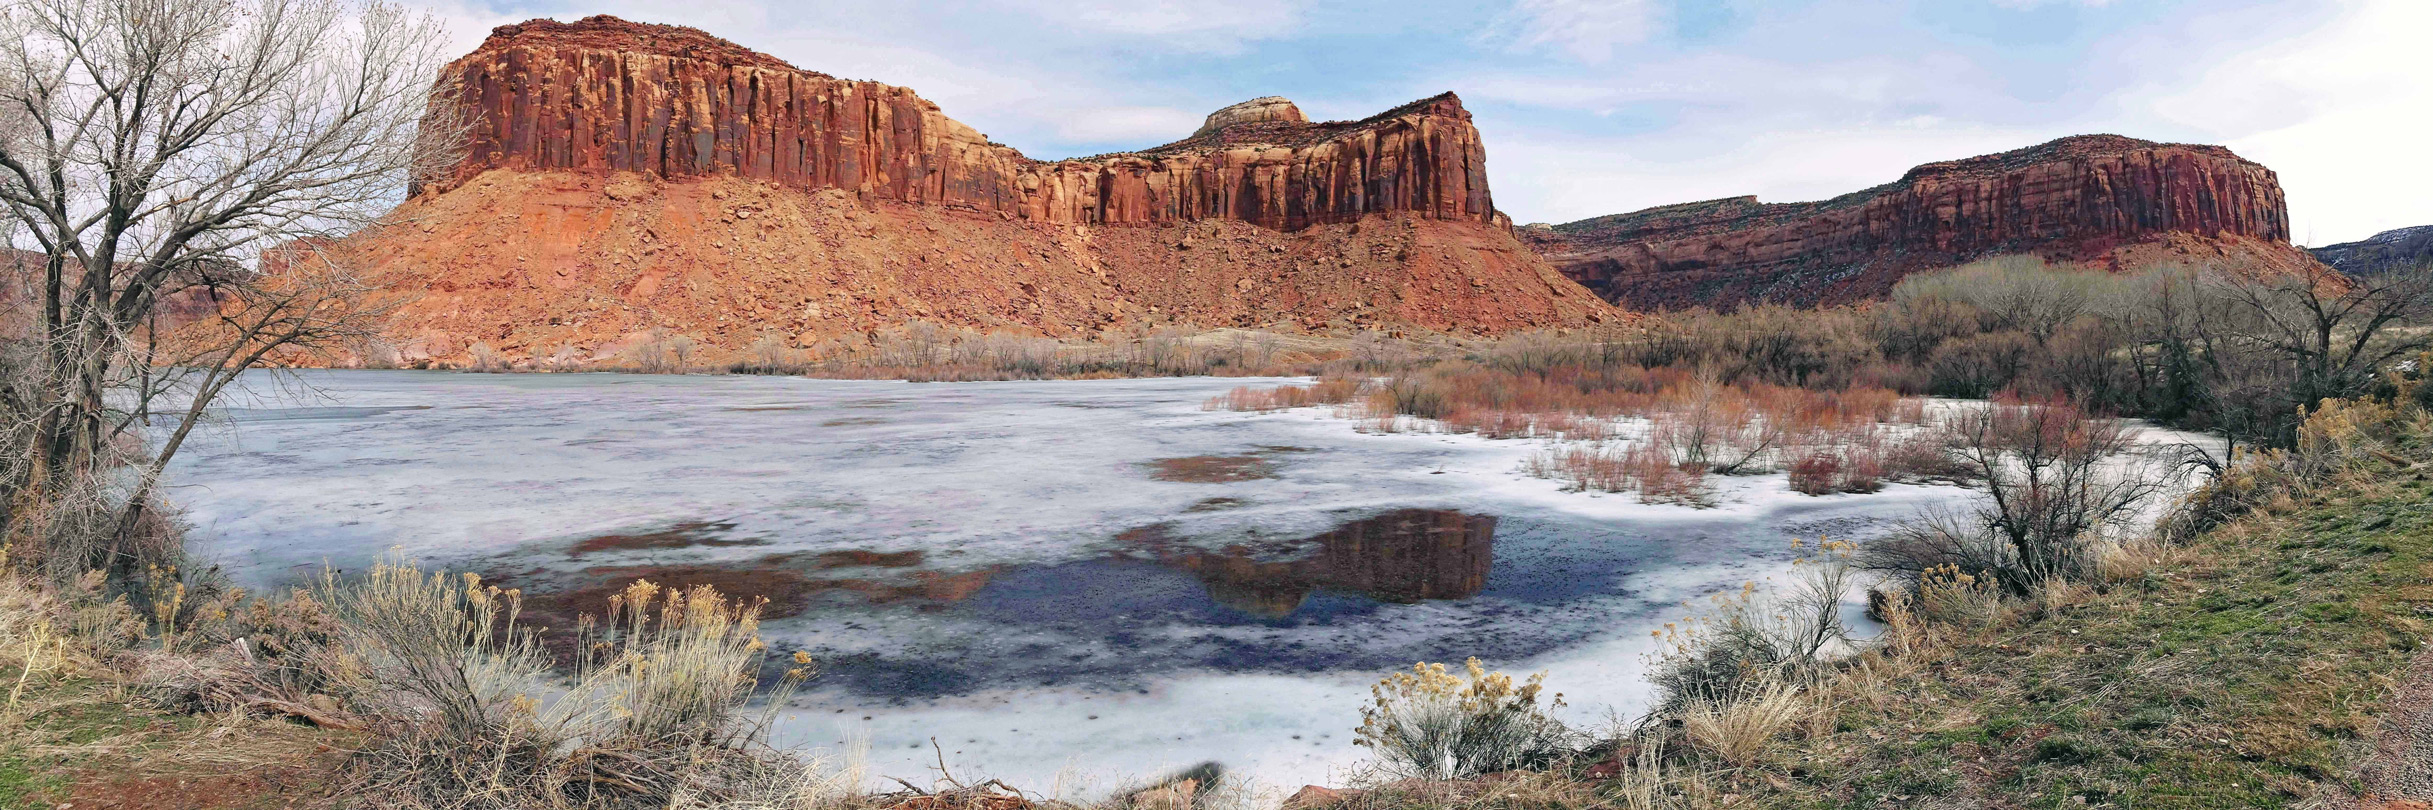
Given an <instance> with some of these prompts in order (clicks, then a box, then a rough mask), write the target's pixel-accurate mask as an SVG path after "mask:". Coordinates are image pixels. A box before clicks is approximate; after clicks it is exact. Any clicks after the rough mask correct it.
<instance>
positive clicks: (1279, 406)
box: [1201, 377, 1361, 413]
mask: <svg viewBox="0 0 2433 810" xmlns="http://www.w3.org/2000/svg"><path fill="white" fill-rule="evenodd" d="M1360 385H1361V383H1360V380H1359V379H1357V378H1352V377H1322V378H1320V379H1319V380H1318V381H1317V382H1315V383H1311V384H1309V385H1279V386H1272V387H1267V388H1260V387H1256V386H1248V385H1245V386H1242V387H1239V388H1235V389H1233V390H1231V391H1227V392H1225V393H1223V394H1220V395H1217V396H1216V397H1215V398H1213V399H1210V400H1208V401H1207V402H1206V403H1204V404H1202V405H1201V408H1203V409H1205V410H1211V411H1255V412H1258V413H1268V412H1272V411H1281V410H1287V409H1291V408H1306V407H1309V406H1312V405H1341V404H1343V403H1345V402H1349V401H1351V399H1352V397H1353V396H1354V395H1355V394H1358V393H1359V391H1360Z"/></svg>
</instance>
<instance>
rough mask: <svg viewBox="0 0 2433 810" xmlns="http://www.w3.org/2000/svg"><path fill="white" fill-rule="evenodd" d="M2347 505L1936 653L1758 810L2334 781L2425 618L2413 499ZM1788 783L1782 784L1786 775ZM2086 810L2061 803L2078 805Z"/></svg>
mask: <svg viewBox="0 0 2433 810" xmlns="http://www.w3.org/2000/svg"><path fill="white" fill-rule="evenodd" d="M2413 484H2414V482H2406V485H2402V484H2377V485H2368V486H2359V487H2349V488H2343V489H2339V490H2336V491H2334V492H2331V493H2328V494H2327V495H2325V496H2323V497H2319V498H2317V499H2315V500H2313V501H2310V502H2306V503H2302V504H2301V505H2300V507H2299V508H2298V509H2297V510H2295V511H2292V512H2290V513H2288V514H2285V515H2282V516H2278V517H2273V516H2252V517H2250V518H2247V519H2244V520H2241V521H2238V522H2236V523H2233V524H2231V525H2229V526H2226V527H2223V528H2222V529H2220V530H2217V531H2215V532H2212V533H2210V534H2208V535H2207V536H2205V537H2203V538H2201V539H2200V540H2198V541H2196V543H2195V544H2194V545H2193V546H2192V547H2191V548H2190V549H2189V550H2188V551H2189V552H2190V553H2187V554H2182V555H2179V556H2178V558H2177V561H2175V562H2171V563H2167V564H2164V565H2162V566H2159V567H2157V568H2156V569H2154V570H2150V571H2148V572H2146V573H2145V574H2144V576H2142V577H2138V578H2133V579H2131V580H2130V581H2128V582H2122V583H2114V584H2112V585H2110V586H2108V587H2105V588H2103V589H2101V590H2099V591H2097V592H2095V593H2093V594H2091V595H2088V596H2086V597H2084V598H2082V599H2079V600H2077V601H2075V602H2074V603H2072V604H2069V605H2067V606H2066V607H2063V608H2060V609H2057V610H2051V611H2046V612H2043V614H2042V615H2036V616H2029V617H2025V618H2021V619H2018V620H2016V621H2014V622H2012V623H2010V624H2008V625H2005V626H2002V627H2000V628H1997V629H1995V630H1992V631H1988V632H1985V633H1981V634H1978V635H1976V636H1974V637H1971V638H1968V639H1966V640H1962V641H1957V642H1954V643H1952V644H1951V645H1950V646H1949V647H1948V649H1946V650H1942V651H1940V653H1939V654H1940V656H1941V660H1938V661H1936V662H1933V663H1932V664H1931V665H1928V666H1926V667H1925V668H1924V669H1923V670H1922V671H1921V673H1920V675H1919V676H1917V677H1913V678H1910V679H1907V680H1905V681H1903V682H1901V683H1897V684H1895V685H1893V686H1892V687H1891V691H1892V694H1891V695H1890V697H1889V699H1888V703H1887V708H1886V709H1885V710H1882V711H1860V712H1850V713H1846V715H1845V716H1844V717H1842V718H1841V719H1840V722H1839V723H1838V725H1837V726H1836V730H1835V732H1834V733H1833V734H1830V735H1827V736H1825V737H1821V738H1816V739H1809V740H1799V741H1794V742H1793V743H1791V744H1790V745H1789V746H1788V747H1789V748H1791V749H1792V750H1791V751H1790V752H1789V753H1788V755H1787V758H1788V759H1790V760H1793V761H1795V762H1796V763H1797V764H1796V766H1793V767H1787V768H1785V769H1784V770H1783V773H1782V774H1775V775H1771V776H1769V777H1768V778H1764V779H1756V778H1747V779H1743V780H1739V781H1741V782H1742V784H1740V785H1738V787H1739V788H1740V789H1743V790H1747V791H1749V792H1751V793H1754V794H1755V795H1754V796H1752V797H1751V798H1754V799H1756V800H1757V801H1756V802H1755V803H1756V804H1759V805H1761V806H1780V807H1831V808H1869V807H1897V806H1907V805H1910V804H1912V803H1914V801H1915V800H1916V799H1918V798H1920V797H1924V796H1956V797H1966V798H1967V799H1968V801H1969V802H1970V803H1972V804H1975V805H1977V806H1987V807H2056V808H2058V807H2072V808H2075V807H2081V806H2110V807H2123V808H2216V807H2220V808H2230V807H2287V806H2293V805H2296V804H2298V803H2300V802H2302V801H2304V800H2305V799H2306V798H2307V797H2309V796H2312V795H2314V794H2315V793H2316V792H2317V791H2318V790H2319V789H2320V788H2322V787H2324V786H2325V785H2327V784H2338V783H2344V782H2346V781H2347V780H2349V779H2351V778H2353V774H2354V773H2355V772H2356V768H2357V766H2358V765H2359V764H2360V763H2361V762H2362V761H2363V759H2364V757H2365V756H2366V754H2367V753H2368V752H2367V750H2366V744H2365V740H2366V739H2367V738H2369V737H2370V735H2371V734H2372V733H2373V732H2374V730H2375V728H2376V723H2377V718H2378V714H2379V712H2380V710H2381V708H2382V706H2383V704H2384V702H2385V701H2386V700H2387V699H2388V698H2389V696H2390V693H2391V689H2392V684H2393V679H2394V678H2396V677H2397V676H2398V675H2399V674H2400V673H2402V672H2403V671H2404V670H2405V669H2406V667H2407V664H2408V662H2409V660H2410V658H2411V657H2412V656H2413V655H2414V654H2415V652H2416V650H2417V649H2419V648H2420V647H2421V646H2422V644H2423V640H2424V636H2425V633H2426V630H2427V627H2426V624H2425V621H2424V619H2423V618H2421V614H2420V612H2419V610H2420V608H2428V607H2433V587H2427V586H2426V582H2427V574H2428V573H2433V529H2429V528H2428V525H2427V522H2426V520H2425V519H2424V517H2423V516H2425V515H2428V514H2433V493H2429V492H2428V491H2427V490H2426V488H2424V487H2421V486H2415V485H2413ZM1785 774H1787V776H1786V775H1785ZM2082 802H2083V803H2084V804H2081V803H2082Z"/></svg>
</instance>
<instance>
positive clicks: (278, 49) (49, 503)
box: [0, 0, 462, 579]
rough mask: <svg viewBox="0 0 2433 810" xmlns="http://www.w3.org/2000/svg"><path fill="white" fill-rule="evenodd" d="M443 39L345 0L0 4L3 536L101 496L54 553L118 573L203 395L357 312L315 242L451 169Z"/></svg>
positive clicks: (330, 259)
mask: <svg viewBox="0 0 2433 810" xmlns="http://www.w3.org/2000/svg"><path fill="white" fill-rule="evenodd" d="M443 42H444V39H443V37H442V36H441V30H440V28H439V26H438V24H437V22H436V21H435V20H434V19H433V18H431V17H429V16H427V15H421V14H416V13H409V12H407V11H405V10H403V9H401V8H398V7H396V6H391V5H384V4H379V3H370V4H363V3H357V2H351V1H350V0H0V223H5V226H6V228H7V229H8V231H7V234H6V235H7V238H8V240H9V242H10V243H11V247H12V248H14V251H13V252H14V255H15V257H16V260H17V261H16V264H17V266H18V267H19V268H21V269H22V270H24V271H25V272H23V273H22V274H21V277H20V279H19V283H20V286H21V287H22V290H21V292H20V293H19V294H18V300H17V302H16V303H18V304H19V305H20V309H21V310H22V311H21V312H20V313H19V315H20V316H21V321H22V324H23V325H22V328H20V329H18V330H16V331H17V333H18V337H16V338H15V339H13V340H10V341H9V346H8V347H7V351H6V357H7V359H8V360H9V361H10V362H9V363H8V367H7V369H6V371H7V372H8V376H9V377H10V378H11V379H9V380H8V382H7V384H6V386H5V388H6V395H5V396H0V407H4V408H5V412H0V419H4V420H5V422H6V423H7V424H6V425H5V426H4V427H0V434H4V435H6V436H7V437H8V438H9V439H12V440H13V441H12V443H11V444H10V445H8V446H7V447H6V448H5V451H6V457H0V465H5V468H4V469H0V496H5V497H6V498H7V503H8V504H9V511H8V517H7V520H8V524H7V525H6V527H5V528H6V530H7V533H8V534H9V535H11V536H25V535H28V534H41V533H45V532H46V530H44V529H41V528H40V527H38V526H36V525H34V524H37V523H41V522H42V521H43V519H42V518H39V517H38V516H40V515H43V514H48V513H50V512H53V511H56V510H55V509H53V505H55V504H57V503H59V502H60V498H62V497H63V496H64V495H66V494H68V493H71V492H79V491H82V492H95V491H105V490H106V491H107V493H108V494H107V496H106V497H100V498H98V500H97V501H95V502H96V503H103V504H107V505H108V506H109V508H110V509H111V511H112V517H113V518H114V519H113V520H109V521H105V524H107V525H112V526H114V527H115V528H114V529H113V530H111V531H109V532H107V533H106V534H105V536H104V537H102V538H101V539H100V540H98V541H93V542H89V543H87V544H86V545H85V546H83V547H79V548H75V549H67V548H58V549H52V552H53V554H52V556H54V557H67V558H68V559H59V560H57V561H56V562H55V563H54V565H53V568H54V570H58V569H60V568H62V567H67V568H102V569H106V570H108V571H110V572H112V574H113V575H114V577H113V578H114V579H117V578H120V577H123V575H125V574H127V573H129V572H130V571H131V570H132V567H133V566H134V565H136V564H137V560H136V554H135V553H134V550H133V549H130V548H128V547H126V546H125V543H126V542H127V540H128V538H127V535H128V533H129V531H130V529H131V528H132V527H134V525H135V524H136V521H137V519H138V518H139V517H140V516H142V515H143V510H144V508H145V504H146V502H147V501H148V500H149V499H150V497H151V493H152V488H153V485H154V482H155V481H156V480H157V479H158V477H159V475H160V472H161V470H162V468H163V467H164V466H165V465H166V464H167V463H168V462H169V460H170V458H171V457H172V456H173V455H174V454H176V452H177V450H178V448H179V446H180V445H181V444H182V443H183V442H184V441H185V440H186V438H187V437H188V435H190V434H191V432H192V431H193V430H194V428H195V426H196V425H197V424H199V423H200V422H201V421H202V420H203V418H204V417H205V415H206V414H207V413H208V410H209V406H210V403H211V402H212V400H213V399H214V398H215V397H217V396H218V395H219V394H220V393H221V392H222V391H223V390H224V389H226V388H227V387H228V386H229V385H230V384H231V383H232V382H234V381H235V380H236V379H237V378H238V376H239V374H240V373H241V372H243V371H244V370H246V369H248V368H255V367H259V366H263V365H265V364H267V363H271V362H275V361H277V360H279V359H280V358H281V357H282V356H284V355H285V354H287V353H291V352H302V351H313V350H317V349H325V348H330V347H335V346H338V345H340V344H341V342H343V341H347V340H350V339H358V340H359V339H360V338H361V337H362V336H363V335H364V334H365V333H366V332H367V330H369V329H370V328H371V324H370V323H369V322H370V321H372V320H374V319H376V318H377V317H378V316H379V315H380V314H381V313H382V310H383V307H384V306H385V305H384V304H383V303H382V302H381V300H380V298H379V297H378V296H376V295H374V294H373V293H374V290H373V289H372V287H371V285H369V284H367V283H366V282H364V281H363V280H362V279H361V278H359V277H358V276H357V275H356V274H355V273H354V272H353V270H352V268H350V267H348V266H347V265H346V263H345V262H343V261H341V260H339V259H337V258H335V256H334V254H332V253H330V252H326V251H322V250H319V249H318V246H321V245H325V244H330V240H333V239H334V238H335V237H337V236H340V235H343V234H346V233H349V232H353V231H356V230H358V229H360V228H362V227H365V226H369V225H372V224H373V223H374V222H375V220H376V219H377V218H378V217H379V216H380V215H381V214H383V213H384V212H386V211H388V210H389V209H390V208H391V207H393V206H394V204H395V203H396V202H397V201H398V200H399V199H400V198H401V197H402V196H403V193H404V192H405V190H406V189H407V188H408V187H409V185H410V184H411V183H414V182H417V181H420V180H422V179H424V178H426V177H430V176H435V174H436V173H437V172H438V171H442V170H444V169H445V168H446V167H448V166H451V165H453V163H454V157H455V155H454V154H452V151H453V149H454V147H455V145H457V144H460V143H461V142H462V138H461V129H459V128H458V127H457V126H456V125H454V124H453V123H451V121H450V120H449V115H450V113H449V111H450V110H452V109H453V108H452V107H451V106H450V105H447V104H444V103H439V104H435V103H434V101H435V98H434V94H435V89H434V85H433V77H435V76H436V75H437V74H438V68H439V66H440V65H441V54H440V53H439V51H438V50H437V49H438V48H439V47H440V46H441V44H442V43H443ZM426 114H429V115H430V116H431V117H432V120H431V124H429V125H425V124H424V119H425V117H426ZM273 249H277V250H273ZM265 251H271V252H272V254H273V255H274V256H277V257H278V258H276V259H275V260H273V259H268V258H265V256H264V254H265ZM155 430H159V431H160V432H158V433H157V434H156V433H154V431H155ZM32 539H35V540H38V541H40V540H45V539H46V538H44V537H40V536H36V537H33V538H32ZM47 539H49V540H52V541H54V543H55V541H56V538H47ZM37 550H38V551H39V550H40V549H39V546H38V547H37Z"/></svg>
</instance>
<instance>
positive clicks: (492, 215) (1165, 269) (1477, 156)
mask: <svg viewBox="0 0 2433 810" xmlns="http://www.w3.org/2000/svg"><path fill="white" fill-rule="evenodd" d="M443 80H444V81H445V82H446V83H448V84H449V85H450V86H451V87H452V89H453V91H454V99H455V102H456V104H457V107H456V109H458V110H460V111H461V112H463V113H464V114H465V115H466V117H467V118H469V119H470V122H471V129H472V132H471V136H470V149H469V151H468V154H467V156H466V157H465V159H464V160H463V161H462V162H461V163H460V164H459V165H458V166H456V167H455V168H454V170H452V171H449V172H447V173H445V174H444V175H442V176H440V177H438V178H436V179H434V180H433V181H432V182H430V183H428V184H427V185H425V186H423V187H421V188H417V189H414V192H413V194H412V196H411V197H410V199H409V200H408V201H407V202H406V203H405V204H404V205H403V206H401V207H400V208H399V210H398V211H397V213H396V214H395V215H394V217H393V218H392V221H391V223H390V224H389V225H387V226H386V227H383V228H379V229H375V230H374V231H371V232H368V233H367V234H365V235H363V236H361V237H359V238H357V239H356V240H354V241H353V242H352V243H351V244H350V245H349V248H348V249H350V250H359V251H362V253H361V254H359V255H362V256H364V257H365V258H367V259H368V260H369V261H370V262H371V263H372V264H373V266H375V267H376V268H377V270H378V275H379V276H380V277H382V278H383V279H384V280H386V281H388V282H389V283H391V284H392V285H396V286H400V287H403V288H409V289H416V290H421V291H423V292H422V294H421V295H420V297H419V298H418V299H417V300H416V301H415V302H414V303H413V304H411V305H409V306H408V307H407V309H406V311H405V312H404V313H403V314H402V315H401V317H400V318H399V320H398V322H397V323H398V326H397V328H396V329H394V330H392V331H393V332H394V333H395V337H396V339H397V341H398V342H399V343H400V344H401V347H402V348H403V349H404V352H405V354H406V356H407V357H408V358H409V359H411V358H414V357H418V356H431V357H442V358H445V357H449V356H455V355H460V354H461V353H462V352H464V350H465V348H466V347H467V346H469V345H471V344H472V343H473V342H476V341H480V342H486V343H489V344H490V345H491V346H492V347H493V348H495V349H499V350H501V351H502V352H503V353H504V354H506V355H507V356H508V357H516V356H539V355H544V354H548V353H551V352H554V351H556V350H557V349H558V347H560V346H572V347H575V348H576V349H578V350H581V351H585V352H594V351H605V350H607V349H609V348H612V347H613V346H614V345H615V344H617V343H619V342H620V341H624V340H627V339H629V338H631V337H632V336H634V335H636V334H638V333H639V332H640V331H642V330H645V329H648V328H651V327H666V328H669V329H672V330H674V331H676V332H679V333H684V334H688V335H691V336H693V337H695V338H699V339H704V340H706V341H708V342H710V343H712V344H714V345H720V346H728V347H733V346H737V345H741V344H742V343H746V342H750V341H751V340H753V339H755V338H756V337H758V336H759V335H761V334H764V333H777V334H782V335H785V336H787V338H788V339H789V340H791V341H794V342H796V343H808V342H809V341H812V340H816V339H819V338H822V337H826V336H834V335H838V334H844V333H858V332H866V331H869V330H874V329H880V328H885V327H888V326H891V325H895V324H900V323H903V322H906V321H910V320H914V319H927V320H932V321H938V322H943V323H948V324H953V325H960V326H969V327H974V328H980V329H1008V330H1016V331H1024V332H1032V333H1040V334H1048V335H1057V336H1070V335H1084V334H1090V333H1094V332H1098V331H1101V330H1107V329H1122V328H1129V327H1134V326H1140V325H1146V324H1194V325H1199V326H1259V327H1271V328H1282V329H1290V330H1321V329H1330V328H1350V327H1393V328H1417V329H1425V330H1437V331H1452V332H1500V331H1505V330H1512V329H1521V328H1530V327H1541V326H1565V325H1578V324H1584V323H1589V322H1594V321H1597V320H1601V319H1606V318H1610V317H1612V316H1613V315H1614V310H1612V309H1611V308H1610V307H1609V306H1607V305H1606V304H1605V303H1604V302H1602V301H1600V300H1598V299H1596V297H1595V296H1593V295H1591V294H1589V293H1588V292H1587V291H1585V290H1583V289H1581V288H1580V287H1579V286H1577V285H1576V284H1574V283H1572V282H1571V281H1569V280H1567V279H1565V278H1563V277H1562V276H1561V275H1560V274H1559V273H1557V272H1555V271H1554V269H1553V268H1552V266H1550V265H1549V264H1547V263H1546V262H1545V261H1544V260H1543V259H1540V258H1539V257H1538V256H1537V255H1536V254H1534V253H1532V252H1531V251H1529V250H1528V249H1527V248H1526V247H1524V246H1523V245H1522V244H1521V243H1520V242H1519V240H1517V239H1516V238H1514V236H1513V235H1512V234H1511V232H1510V228H1509V227H1508V225H1507V224H1506V223H1505V221H1504V220H1502V219H1501V218H1500V216H1499V215H1498V214H1497V213H1496V211H1495V208H1494V203H1493V200H1492V197H1491V196H1490V195H1489V193H1488V190H1487V175H1486V153H1485V150H1484V148H1483V147H1482V146H1481V144H1480V140H1479V135H1478V131H1477V130H1476V129H1475V128H1473V127H1472V126H1471V124H1470V115H1469V113H1468V112H1467V111H1465V110H1463V109H1462V106H1461V101H1460V100H1459V99H1457V98H1455V97H1453V96H1452V95H1451V94H1446V95H1441V96H1436V97H1434V98H1428V99H1423V100H1420V101H1417V102H1413V103H1411V104H1407V105H1404V106H1401V107H1397V108H1395V109H1392V110H1388V111H1386V112H1384V113H1380V114H1378V115H1375V116H1371V117H1369V118H1367V119H1363V120H1359V121H1337V122H1323V123H1313V122H1310V121H1308V120H1306V119H1305V118H1304V116H1303V115H1302V114H1301V111H1300V110H1299V109H1298V108H1297V107H1295V106H1294V105H1293V104H1292V102H1290V101H1287V100H1284V99H1281V98H1263V99H1258V100H1255V101H1250V102H1245V103H1242V104H1237V105H1234V106H1231V107H1227V108H1225V109H1223V110H1220V111H1218V112H1217V113H1216V114H1214V115H1211V116H1209V118H1208V121H1207V124H1206V125H1205V126H1203V127H1202V128H1201V129H1200V130H1199V131H1198V132H1195V133H1193V134H1191V136H1190V137H1188V138H1185V139H1184V140H1181V141H1176V142H1174V143H1171V144H1167V145H1164V146H1159V147H1156V148H1152V149H1146V150H1142V151H1138V152H1127V153H1118V154H1109V155H1099V156H1094V157H1088V158H1080V159H1073V160H1063V161H1054V162H1049V161H1039V160H1032V159H1030V158H1027V157H1024V156H1023V155H1022V154H1021V153H1020V152H1017V151H1015V150H1014V149H1012V148H1011V147H1007V146H1004V145H1002V144H997V143H993V142H991V141H989V140H988V139H987V137H985V136H983V135H981V134H980V133H979V132H977V131H975V130H974V129H972V128H971V127H969V126H965V125H963V124H961V123H958V122H956V121H955V120H953V119H950V118H947V117H946V116H945V115H943V114H942V113H941V112H940V111H939V109H938V107H937V105H935V104H932V103H930V102H928V101H925V100H923V99H921V98H920V97H919V96H917V95H914V94H913V92H912V91H911V90H908V89H905V88H901V87H891V86H888V85H884V84H878V83H875V82H865V81H848V80H844V79H838V78H835V77H831V76H827V75H824V74H820V73H814V72H811V71H806V70H800V69H797V68H794V67H792V66H790V65H788V64H786V63H785V62H783V61H780V60H778V59H776V58H774V57H771V56H767V55H764V54H760V53H755V52H753V51H751V50H748V49H745V48H743V47H741V46H738V45H736V44H734V43H731V42H727V41H725V40H722V39H718V38H716V37H713V36H710V35H708V34H706V33H703V32H701V31H697V30H694V29H689V28H679V27H672V26H661V25H646V24H639V23H631V22H626V21H623V20H619V19H615V18H612V17H591V18H587V19H584V20H582V21H579V22H575V23H558V22H553V21H549V20H535V21H532V22H527V23H522V24H518V25H509V26H502V27H500V28H498V29H497V30H496V31H494V32H493V33H492V34H491V36H490V38H489V40H488V41H486V42H484V43H483V44H482V46H481V47H480V48H479V49H478V50H476V51H474V52H473V53H472V54H470V55H468V56H466V57H464V58H462V59H459V60H457V61H456V62H455V63H453V64H451V65H450V66H449V67H448V68H447V69H446V71H445V75H444V76H443Z"/></svg>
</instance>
